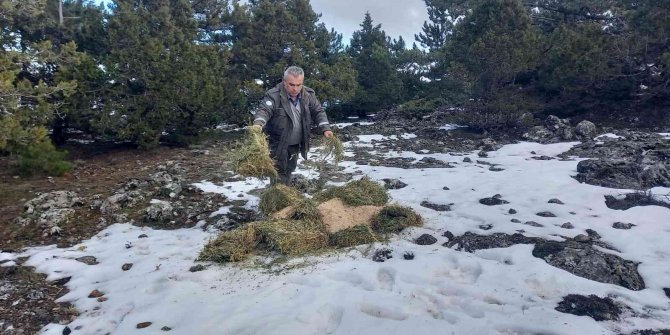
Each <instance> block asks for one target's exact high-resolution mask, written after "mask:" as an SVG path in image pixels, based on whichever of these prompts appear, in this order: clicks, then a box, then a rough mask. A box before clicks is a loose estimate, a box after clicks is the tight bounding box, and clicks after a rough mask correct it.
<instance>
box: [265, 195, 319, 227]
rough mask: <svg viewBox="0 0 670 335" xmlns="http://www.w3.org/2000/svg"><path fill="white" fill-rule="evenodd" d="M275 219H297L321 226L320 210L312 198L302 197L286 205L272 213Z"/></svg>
mask: <svg viewBox="0 0 670 335" xmlns="http://www.w3.org/2000/svg"><path fill="white" fill-rule="evenodd" d="M272 216H273V218H275V219H286V220H299V221H303V222H305V223H306V224H311V225H312V226H314V227H318V228H321V227H322V226H323V220H322V217H321V211H320V210H319V208H318V207H317V204H316V202H314V200H312V199H302V200H299V201H298V202H297V203H295V204H293V205H292V206H289V207H286V208H284V209H282V210H281V211H278V212H276V213H274V214H273V215H272Z"/></svg>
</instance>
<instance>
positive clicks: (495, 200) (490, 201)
mask: <svg viewBox="0 0 670 335" xmlns="http://www.w3.org/2000/svg"><path fill="white" fill-rule="evenodd" d="M479 203H480V204H482V205H486V206H497V205H503V204H509V201H507V200H503V199H501V197H500V195H499V194H496V195H495V196H492V197H490V198H482V199H479Z"/></svg>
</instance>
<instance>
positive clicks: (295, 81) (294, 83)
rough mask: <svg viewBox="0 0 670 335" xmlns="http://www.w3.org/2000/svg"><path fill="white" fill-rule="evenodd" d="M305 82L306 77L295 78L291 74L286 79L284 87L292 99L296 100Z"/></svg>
mask: <svg viewBox="0 0 670 335" xmlns="http://www.w3.org/2000/svg"><path fill="white" fill-rule="evenodd" d="M303 81H305V76H293V75H290V74H289V75H287V76H286V78H284V87H285V88H286V92H287V93H288V95H289V96H290V97H291V99H295V98H296V97H297V96H298V94H300V91H302V82H303Z"/></svg>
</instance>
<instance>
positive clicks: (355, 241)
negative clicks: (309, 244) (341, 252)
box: [330, 225, 378, 248]
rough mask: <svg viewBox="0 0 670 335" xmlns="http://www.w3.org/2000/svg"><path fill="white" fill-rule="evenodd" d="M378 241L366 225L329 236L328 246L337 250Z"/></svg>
mask: <svg viewBox="0 0 670 335" xmlns="http://www.w3.org/2000/svg"><path fill="white" fill-rule="evenodd" d="M377 241H378V239H377V237H376V236H375V234H374V233H373V232H372V230H370V227H369V226H368V225H358V226H354V227H351V228H347V229H344V230H340V231H338V232H336V233H334V234H332V235H330V245H332V246H334V247H338V248H344V247H352V246H355V245H360V244H368V243H373V242H377Z"/></svg>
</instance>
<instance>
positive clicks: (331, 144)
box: [320, 135, 344, 163]
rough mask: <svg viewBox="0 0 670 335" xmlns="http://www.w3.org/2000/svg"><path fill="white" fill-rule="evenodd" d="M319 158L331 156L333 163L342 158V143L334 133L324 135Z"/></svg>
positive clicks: (325, 158)
mask: <svg viewBox="0 0 670 335" xmlns="http://www.w3.org/2000/svg"><path fill="white" fill-rule="evenodd" d="M320 158H321V159H322V160H327V159H329V158H333V159H334V160H335V163H338V162H341V161H342V160H343V159H344V145H342V141H340V139H339V138H337V136H335V135H333V136H331V137H325V138H324V140H323V149H322V151H321V156H320Z"/></svg>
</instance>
